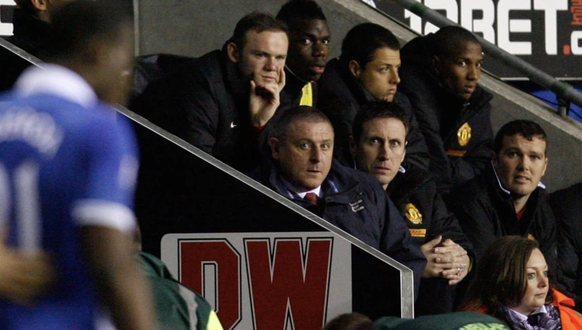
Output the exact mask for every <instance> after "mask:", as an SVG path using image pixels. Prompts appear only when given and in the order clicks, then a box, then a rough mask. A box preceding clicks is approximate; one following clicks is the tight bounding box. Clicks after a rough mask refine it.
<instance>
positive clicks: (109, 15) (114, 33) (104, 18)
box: [49, 0, 133, 59]
mask: <svg viewBox="0 0 582 330" xmlns="http://www.w3.org/2000/svg"><path fill="white" fill-rule="evenodd" d="M130 9H131V6H128V5H126V4H120V3H119V1H114V0H100V1H90V0H77V1H73V2H69V3H66V4H64V5H63V6H62V7H59V8H58V9H57V11H56V13H55V15H54V16H53V17H52V18H51V35H50V42H49V45H50V46H49V47H50V54H51V56H53V57H55V58H59V59H67V58H72V57H74V56H77V55H78V54H79V53H80V52H81V51H83V50H84V49H88V47H89V46H90V44H91V43H92V42H94V41H95V39H98V40H99V41H103V42H106V41H109V40H116V39H117V37H119V35H120V33H121V28H122V27H123V26H129V27H133V25H132V24H133V18H132V15H131V11H130Z"/></svg>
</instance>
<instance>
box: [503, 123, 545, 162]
mask: <svg viewBox="0 0 582 330" xmlns="http://www.w3.org/2000/svg"><path fill="white" fill-rule="evenodd" d="M516 134H519V135H521V136H523V137H524V138H526V139H527V140H528V141H532V140H533V138H538V139H540V140H542V141H545V142H546V151H547V150H548V136H547V135H546V132H545V131H544V129H543V128H542V127H541V126H540V125H538V124H537V123H535V122H533V121H531V120H523V119H518V120H514V121H510V122H509V123H507V124H505V125H503V127H501V129H500V130H499V132H497V135H495V142H494V144H493V151H494V152H495V154H496V155H499V152H500V151H501V149H502V148H503V138H504V137H506V136H514V135H516Z"/></svg>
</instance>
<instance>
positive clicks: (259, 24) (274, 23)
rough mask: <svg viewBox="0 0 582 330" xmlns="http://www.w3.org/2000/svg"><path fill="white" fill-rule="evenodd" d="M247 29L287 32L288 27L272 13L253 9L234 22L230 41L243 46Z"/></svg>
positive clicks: (239, 46) (258, 31)
mask: <svg viewBox="0 0 582 330" xmlns="http://www.w3.org/2000/svg"><path fill="white" fill-rule="evenodd" d="M249 31H255V32H257V33H261V32H263V31H271V32H284V33H287V32H288V28H287V24H285V22H283V21H279V20H277V19H275V17H273V15H271V14H267V13H261V12H257V11H255V12H252V13H250V14H247V15H245V16H244V17H243V18H241V20H240V21H238V23H236V27H235V28H234V33H233V34H232V37H231V38H230V42H233V43H235V44H236V45H237V47H238V48H240V49H242V48H244V46H245V44H246V42H247V33H248V32H249Z"/></svg>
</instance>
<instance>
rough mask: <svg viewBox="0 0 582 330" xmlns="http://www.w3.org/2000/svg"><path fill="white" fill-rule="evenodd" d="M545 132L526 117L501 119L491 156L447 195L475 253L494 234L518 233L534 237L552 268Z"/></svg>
mask: <svg viewBox="0 0 582 330" xmlns="http://www.w3.org/2000/svg"><path fill="white" fill-rule="evenodd" d="M546 141H547V136H546V133H545V132H544V130H543V129H542V128H541V127H540V126H539V125H538V124H536V123H534V122H532V121H529V120H515V121H512V122H509V123H507V124H505V125H504V126H503V127H502V128H501V129H500V130H499V132H498V133H497V135H496V136H495V144H494V157H493V161H492V162H491V163H490V165H489V166H488V167H487V168H486V169H485V170H484V171H483V173H481V174H480V175H478V176H477V177H475V178H474V179H472V180H470V181H468V182H466V183H464V184H462V185H460V186H458V187H457V188H455V189H454V190H453V191H452V192H451V194H450V196H449V197H448V198H447V205H448V206H449V209H450V210H451V211H453V212H454V213H455V215H456V216H457V219H458V220H459V223H460V225H461V228H462V229H463V232H464V233H465V234H466V235H467V237H468V238H469V240H470V241H471V243H473V248H474V251H475V255H476V261H477V264H479V258H480V257H481V256H482V255H483V253H484V251H485V249H487V247H488V246H489V245H490V244H491V243H493V242H494V241H495V240H496V239H497V238H499V237H502V236H507V235H519V236H523V237H528V238H530V239H533V240H536V241H537V242H538V243H539V246H540V250H541V251H542V253H543V254H544V257H545V258H546V262H547V263H548V267H549V273H550V275H551V276H555V274H556V224H555V218H554V213H553V212H552V209H551V208H550V205H549V204H548V201H547V194H546V191H545V186H544V185H543V184H542V183H541V182H540V180H541V178H542V176H543V175H544V173H545V171H546V168H547V165H548V158H547V157H546Z"/></svg>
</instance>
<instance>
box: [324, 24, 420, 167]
mask: <svg viewBox="0 0 582 330" xmlns="http://www.w3.org/2000/svg"><path fill="white" fill-rule="evenodd" d="M399 67H400V43H399V42H398V39H396V37H395V36H394V34H392V32H390V31H389V30H387V29H386V28H384V27H382V26H380V25H377V24H373V23H364V24H360V25H357V26H355V27H354V28H352V29H351V30H350V31H349V32H348V34H347V35H346V36H345V38H344V40H343V43H342V53H341V56H340V57H339V58H335V59H332V60H331V61H329V63H328V64H327V67H326V70H325V72H324V74H323V76H322V77H321V80H320V81H319V83H318V86H319V87H318V88H319V97H318V101H317V106H318V107H319V108H320V109H321V111H323V112H324V113H325V114H326V115H327V116H328V117H329V118H330V120H331V122H332V124H333V125H334V129H335V131H336V146H337V147H336V149H335V157H336V158H337V159H338V160H340V161H341V162H342V163H344V164H349V165H350V166H351V165H352V163H353V160H352V157H351V153H350V150H349V144H348V139H349V137H350V136H351V135H352V124H353V121H354V117H355V116H356V114H357V113H358V111H359V110H360V108H361V107H362V106H363V105H365V104H366V103H368V102H374V101H379V100H383V101H387V102H394V103H397V104H398V105H400V106H401V107H402V108H404V109H405V110H406V111H407V116H408V120H409V121H410V122H411V127H410V129H409V131H408V136H407V141H408V156H407V157H406V160H405V162H406V163H407V164H410V165H413V166H418V167H420V168H428V163H429V159H428V150H427V149H426V145H425V143H424V138H423V136H422V134H421V132H420V130H419V129H418V123H417V122H416V119H415V118H414V115H413V111H412V109H411V106H410V103H409V102H408V99H407V98H406V96H404V95H403V94H402V93H400V92H398V84H399V83H400V76H399V74H398V69H399Z"/></svg>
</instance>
